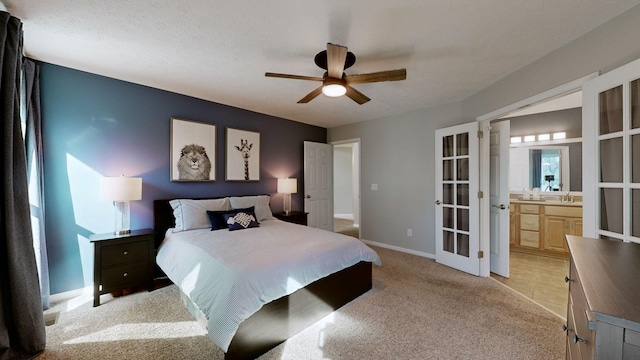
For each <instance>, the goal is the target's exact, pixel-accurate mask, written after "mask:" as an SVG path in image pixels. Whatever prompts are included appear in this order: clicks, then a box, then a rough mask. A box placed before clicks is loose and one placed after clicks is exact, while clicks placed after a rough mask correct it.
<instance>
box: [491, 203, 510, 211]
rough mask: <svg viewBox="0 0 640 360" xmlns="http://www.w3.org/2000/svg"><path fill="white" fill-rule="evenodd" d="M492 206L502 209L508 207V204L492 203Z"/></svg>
mask: <svg viewBox="0 0 640 360" xmlns="http://www.w3.org/2000/svg"><path fill="white" fill-rule="evenodd" d="M491 207H494V208H498V209H500V210H504V209H506V208H507V205H505V204H500V205H491Z"/></svg>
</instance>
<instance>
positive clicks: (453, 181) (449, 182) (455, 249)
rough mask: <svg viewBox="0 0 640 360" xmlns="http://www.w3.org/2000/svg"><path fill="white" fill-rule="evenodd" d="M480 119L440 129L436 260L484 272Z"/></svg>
mask: <svg viewBox="0 0 640 360" xmlns="http://www.w3.org/2000/svg"><path fill="white" fill-rule="evenodd" d="M477 133H478V123H477V122H473V123H469V124H462V125H457V126H453V127H449V128H445V129H439V130H436V139H435V140H436V141H435V143H436V145H435V146H436V149H435V154H436V155H435V173H436V181H435V183H436V189H435V194H436V226H435V228H436V234H435V237H436V262H438V263H441V264H444V265H447V266H450V267H453V268H456V269H458V270H461V271H464V272H467V273H470V274H473V275H476V276H478V275H480V260H479V257H480V253H479V251H478V250H479V247H480V236H479V233H480V228H479V226H480V222H479V216H480V214H479V213H480V211H479V210H480V209H479V207H480V205H479V200H478V196H477V194H478V190H479V176H480V174H479V162H480V158H479V154H480V147H479V141H478V137H477Z"/></svg>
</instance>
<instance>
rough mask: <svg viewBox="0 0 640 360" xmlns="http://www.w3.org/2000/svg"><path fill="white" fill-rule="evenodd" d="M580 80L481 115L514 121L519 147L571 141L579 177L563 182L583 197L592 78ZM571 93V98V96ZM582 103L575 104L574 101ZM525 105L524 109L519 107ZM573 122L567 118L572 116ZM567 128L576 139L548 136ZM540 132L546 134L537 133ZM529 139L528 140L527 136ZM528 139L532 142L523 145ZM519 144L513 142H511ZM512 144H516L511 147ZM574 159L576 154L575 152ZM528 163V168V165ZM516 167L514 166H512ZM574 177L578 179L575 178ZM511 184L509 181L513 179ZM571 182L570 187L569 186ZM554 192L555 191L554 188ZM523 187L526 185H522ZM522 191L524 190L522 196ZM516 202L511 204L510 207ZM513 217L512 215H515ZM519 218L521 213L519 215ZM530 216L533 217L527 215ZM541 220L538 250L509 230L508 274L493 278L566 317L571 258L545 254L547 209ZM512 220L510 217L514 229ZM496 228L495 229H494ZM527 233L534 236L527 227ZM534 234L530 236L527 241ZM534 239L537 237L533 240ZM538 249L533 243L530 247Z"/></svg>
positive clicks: (574, 168)
mask: <svg viewBox="0 0 640 360" xmlns="http://www.w3.org/2000/svg"><path fill="white" fill-rule="evenodd" d="M587 78H588V77H585V79H579V80H578V81H576V82H574V83H572V84H566V85H565V86H562V87H560V88H558V89H552V90H549V91H548V92H545V93H543V94H539V95H537V96H534V97H532V98H530V99H526V100H523V101H522V102H520V103H517V104H513V105H511V106H509V107H506V108H504V109H501V110H498V111H496V112H494V113H491V114H487V115H485V116H484V117H481V118H479V119H478V120H480V121H486V120H490V121H492V122H493V121H501V120H506V119H508V120H510V124H511V126H510V128H511V130H510V135H511V136H512V137H513V138H515V139H513V140H512V141H517V140H520V141H521V142H522V144H521V145H520V147H523V146H528V145H532V146H533V145H535V146H544V145H555V146H557V144H559V143H562V144H563V146H565V145H569V144H568V143H571V144H572V145H571V146H572V148H571V153H573V155H579V156H578V157H577V159H574V158H572V159H571V160H572V166H571V167H572V169H571V170H569V169H566V170H567V171H571V175H572V176H573V175H574V174H576V176H575V179H571V184H564V186H565V188H563V190H570V191H571V193H572V194H579V195H580V197H581V195H582V193H581V191H582V186H581V185H582V184H581V183H582V157H581V150H582V147H581V135H582V110H581V106H582V103H581V100H582V96H581V93H580V91H579V90H580V89H581V87H582V83H584V81H586V80H588V79H587ZM567 95H568V96H567ZM576 100H577V101H578V103H577V104H576V102H575V101H576ZM519 109H523V111H519ZM569 118H570V120H566V121H565V120H564V119H569ZM560 132H566V137H567V138H574V139H573V140H568V141H567V140H560V141H554V140H553V138H552V137H551V138H547V136H546V134H554V133H560ZM539 135H542V136H539ZM525 138H526V140H525ZM525 141H526V142H529V144H524V143H525ZM512 146H513V147H515V145H512ZM513 147H512V148H513ZM574 157H575V156H574ZM525 167H526V169H525ZM525 167H522V168H519V167H518V165H517V164H515V165H514V164H513V163H512V162H511V163H510V166H509V167H508V168H509V171H510V172H514V171H515V173H516V175H518V174H519V176H522V173H523V172H528V171H529V166H528V165H527V166H525ZM514 168H515V169H514ZM574 180H575V181H574ZM510 182H512V181H511V179H510ZM569 186H571V188H569ZM553 190H555V189H553ZM520 191H522V189H520ZM520 195H522V194H520ZM546 195H547V196H550V197H554V195H558V197H559V196H561V192H560V191H556V193H553V192H549V193H546ZM510 197H512V198H513V197H516V198H517V197H518V190H517V189H513V188H510ZM512 208H513V206H510V210H512ZM511 214H512V218H513V213H511ZM516 216H517V215H516ZM526 216H529V217H531V216H530V215H526ZM537 219H539V222H540V228H539V233H538V234H537V235H538V237H537V243H536V244H539V249H538V250H541V251H539V252H536V251H530V252H527V251H517V250H519V249H515V246H514V243H513V238H514V236H513V234H514V231H515V232H517V231H518V230H520V229H514V228H511V229H510V230H511V231H510V236H509V238H510V252H509V277H508V278H505V277H502V276H499V275H496V274H494V273H491V277H492V278H494V279H496V280H497V281H499V282H501V283H503V284H505V285H506V286H508V287H510V288H512V289H513V290H515V291H517V292H519V293H521V294H522V295H524V296H525V297H528V298H529V299H531V300H532V301H534V302H536V303H537V304H539V305H541V306H543V307H544V308H546V309H547V310H549V311H551V312H553V313H554V314H556V315H558V316H559V317H562V318H565V317H566V306H567V305H566V304H567V298H568V287H567V284H566V283H565V281H564V277H565V276H567V274H568V268H569V261H568V256H566V257H563V256H547V255H548V254H544V251H543V250H544V249H545V248H546V245H545V243H544V242H545V241H546V238H545V233H544V231H545V225H544V212H541V213H540V215H539V216H537ZM511 223H513V221H510V227H511ZM492 231H493V230H492ZM526 235H532V232H529V231H527V232H526ZM530 239H533V238H527V241H529V240H530ZM530 241H532V243H533V242H535V241H534V240H530ZM532 247H535V245H532Z"/></svg>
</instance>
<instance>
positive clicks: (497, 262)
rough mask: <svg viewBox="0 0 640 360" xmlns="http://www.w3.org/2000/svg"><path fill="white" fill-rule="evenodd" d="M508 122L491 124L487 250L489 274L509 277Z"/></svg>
mask: <svg viewBox="0 0 640 360" xmlns="http://www.w3.org/2000/svg"><path fill="white" fill-rule="evenodd" d="M510 138H511V137H510V123H509V121H500V122H496V123H492V124H491V132H490V135H489V167H490V171H491V174H490V180H489V187H490V193H489V203H490V205H491V209H490V211H489V219H490V228H491V230H490V232H491V235H490V237H489V248H490V253H491V254H490V259H489V261H490V263H491V265H490V266H491V272H493V273H496V274H498V275H500V276H504V277H507V278H508V277H509V142H510Z"/></svg>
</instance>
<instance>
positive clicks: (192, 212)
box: [169, 197, 231, 232]
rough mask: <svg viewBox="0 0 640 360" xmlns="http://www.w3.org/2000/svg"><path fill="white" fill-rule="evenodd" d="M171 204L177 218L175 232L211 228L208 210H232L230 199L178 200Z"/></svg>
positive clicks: (172, 201)
mask: <svg viewBox="0 0 640 360" xmlns="http://www.w3.org/2000/svg"><path fill="white" fill-rule="evenodd" d="M169 204H170V205H171V207H172V208H173V217H174V218H176V227H175V230H174V231H175V232H178V231H185V230H192V229H204V228H208V227H211V221H210V220H209V216H207V210H209V211H226V210H231V206H230V205H229V198H228V197H226V198H222V199H206V200H191V199H176V200H171V201H169Z"/></svg>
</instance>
